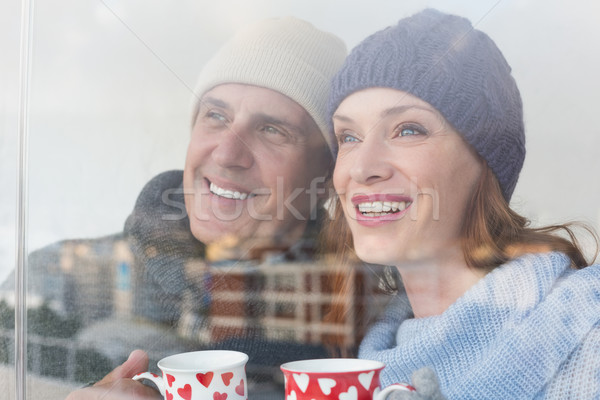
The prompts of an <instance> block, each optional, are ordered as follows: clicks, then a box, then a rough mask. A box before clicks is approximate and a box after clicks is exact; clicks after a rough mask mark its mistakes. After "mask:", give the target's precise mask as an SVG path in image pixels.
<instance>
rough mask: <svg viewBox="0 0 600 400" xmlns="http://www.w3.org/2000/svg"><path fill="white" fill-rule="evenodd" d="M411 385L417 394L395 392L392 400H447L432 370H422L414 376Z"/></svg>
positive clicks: (391, 397)
mask: <svg viewBox="0 0 600 400" xmlns="http://www.w3.org/2000/svg"><path fill="white" fill-rule="evenodd" d="M411 385H412V386H413V387H414V388H415V389H417V391H416V392H394V393H392V394H390V396H388V398H389V399H390V400H446V398H445V397H444V395H443V394H442V391H441V389H440V382H439V381H438V379H437V376H436V375H435V372H434V371H433V370H432V369H431V368H427V367H425V368H421V369H419V370H417V371H415V372H414V373H413V375H412V383H411Z"/></svg>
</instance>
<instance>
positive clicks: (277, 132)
mask: <svg viewBox="0 0 600 400" xmlns="http://www.w3.org/2000/svg"><path fill="white" fill-rule="evenodd" d="M263 132H265V133H268V134H270V135H283V136H285V134H284V133H283V132H281V131H280V130H279V129H277V128H275V127H273V126H270V125H267V126H265V127H264V128H263Z"/></svg>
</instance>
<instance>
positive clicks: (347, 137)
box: [337, 132, 358, 144]
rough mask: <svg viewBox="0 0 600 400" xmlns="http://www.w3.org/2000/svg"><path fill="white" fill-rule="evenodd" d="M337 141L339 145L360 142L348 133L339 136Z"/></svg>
mask: <svg viewBox="0 0 600 400" xmlns="http://www.w3.org/2000/svg"><path fill="white" fill-rule="evenodd" d="M337 140H338V143H339V144H343V143H353V142H358V139H357V138H356V137H355V136H354V135H352V134H350V133H347V132H344V133H342V134H340V135H337Z"/></svg>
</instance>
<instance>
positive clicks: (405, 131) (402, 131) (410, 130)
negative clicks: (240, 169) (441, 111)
mask: <svg viewBox="0 0 600 400" xmlns="http://www.w3.org/2000/svg"><path fill="white" fill-rule="evenodd" d="M395 131H396V132H397V134H398V136H416V135H425V134H426V133H427V131H426V130H425V128H422V127H420V126H414V125H400V126H399V127H397V128H396V130H395Z"/></svg>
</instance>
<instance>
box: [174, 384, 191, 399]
mask: <svg viewBox="0 0 600 400" xmlns="http://www.w3.org/2000/svg"><path fill="white" fill-rule="evenodd" d="M177 394H178V395H179V396H181V398H182V399H184V400H191V399H192V387H191V386H190V384H186V385H185V386H184V387H182V388H181V389H177Z"/></svg>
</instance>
